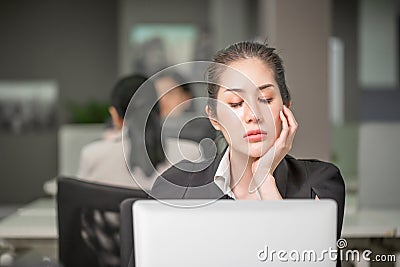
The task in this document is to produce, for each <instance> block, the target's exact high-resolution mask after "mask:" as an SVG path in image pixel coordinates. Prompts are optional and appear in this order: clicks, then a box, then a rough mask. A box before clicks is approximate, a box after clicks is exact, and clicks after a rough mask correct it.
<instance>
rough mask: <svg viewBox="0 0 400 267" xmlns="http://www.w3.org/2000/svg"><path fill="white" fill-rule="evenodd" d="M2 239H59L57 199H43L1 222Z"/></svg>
mask: <svg viewBox="0 0 400 267" xmlns="http://www.w3.org/2000/svg"><path fill="white" fill-rule="evenodd" d="M0 238H4V239H57V238H58V232H57V214H56V201H55V199H51V198H50V199H47V198H41V199H37V200H35V201H33V202H31V203H29V204H28V205H26V206H24V207H22V208H20V209H18V210H17V211H16V212H15V213H13V214H11V215H10V216H8V217H6V218H3V219H2V220H1V221H0Z"/></svg>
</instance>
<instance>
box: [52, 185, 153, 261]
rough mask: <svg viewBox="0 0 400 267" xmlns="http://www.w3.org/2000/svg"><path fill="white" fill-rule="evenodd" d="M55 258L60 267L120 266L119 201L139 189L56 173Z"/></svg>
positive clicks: (137, 194)
mask: <svg viewBox="0 0 400 267" xmlns="http://www.w3.org/2000/svg"><path fill="white" fill-rule="evenodd" d="M57 182H58V194H57V206H58V233H59V240H58V244H59V247H58V249H59V260H60V262H61V263H62V264H63V266H64V267H81V266H82V267H97V266H107V267H109V266H110V267H111V266H113V267H114V266H120V264H121V261H120V236H119V232H120V229H119V228H120V225H119V212H120V210H119V205H120V203H121V202H122V201H123V200H124V199H127V198H136V199H147V198H148V196H147V194H146V193H145V192H144V191H142V190H137V189H127V188H120V187H114V186H108V185H102V184H96V183H90V182H85V181H82V180H78V179H73V178H67V177H59V178H58V179H57Z"/></svg>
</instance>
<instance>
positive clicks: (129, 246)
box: [120, 198, 138, 267]
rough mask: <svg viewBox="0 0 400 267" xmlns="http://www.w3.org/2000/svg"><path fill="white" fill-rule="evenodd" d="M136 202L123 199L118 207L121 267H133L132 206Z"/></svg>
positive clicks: (130, 199) (134, 199) (132, 199)
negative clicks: (119, 211)
mask: <svg viewBox="0 0 400 267" xmlns="http://www.w3.org/2000/svg"><path fill="white" fill-rule="evenodd" d="M136 200H138V199H137V198H129V199H125V200H124V201H122V203H121V206H120V210H121V213H120V221H121V228H120V236H121V267H135V257H134V255H135V254H134V243H133V227H132V225H133V216H132V205H133V203H134V202H135V201H136Z"/></svg>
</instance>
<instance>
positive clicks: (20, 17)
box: [0, 0, 118, 204]
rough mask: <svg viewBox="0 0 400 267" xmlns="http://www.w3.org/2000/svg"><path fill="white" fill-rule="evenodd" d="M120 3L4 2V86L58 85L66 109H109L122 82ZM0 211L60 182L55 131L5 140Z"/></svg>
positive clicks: (0, 11)
mask: <svg viewBox="0 0 400 267" xmlns="http://www.w3.org/2000/svg"><path fill="white" fill-rule="evenodd" d="M117 4H118V2H117V1H114V0H82V1H68V0H58V1H52V0H35V1H30V0H2V1H0V40H1V41H0V80H42V79H44V80H54V81H56V82H57V84H58V87H59V89H60V92H59V96H60V108H59V115H60V123H62V122H64V121H65V120H66V119H67V114H66V109H65V106H64V104H65V102H66V101H69V100H71V101H75V102H78V103H84V102H87V101H89V100H98V101H107V100H108V95H109V90H110V88H111V86H112V85H113V83H114V82H115V79H116V77H117ZM0 144H1V152H0V154H1V160H0V169H1V179H0V204H2V203H21V202H26V201H29V200H31V199H33V198H35V197H37V196H39V195H41V194H42V190H41V186H42V183H43V181H45V180H48V179H50V178H52V177H54V176H55V175H56V174H57V146H56V144H57V138H56V131H51V132H46V133H37V134H34V133H32V134H29V135H20V136H10V135H8V134H5V133H2V134H1V135H0Z"/></svg>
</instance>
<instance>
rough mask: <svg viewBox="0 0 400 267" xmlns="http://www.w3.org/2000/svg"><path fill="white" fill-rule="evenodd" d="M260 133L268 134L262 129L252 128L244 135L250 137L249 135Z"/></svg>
mask: <svg viewBox="0 0 400 267" xmlns="http://www.w3.org/2000/svg"><path fill="white" fill-rule="evenodd" d="M260 134H265V135H266V134H267V132H264V131H261V130H260V129H258V130H251V131H248V132H247V133H246V134H245V135H244V136H243V137H245V138H246V137H249V136H252V135H260Z"/></svg>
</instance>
